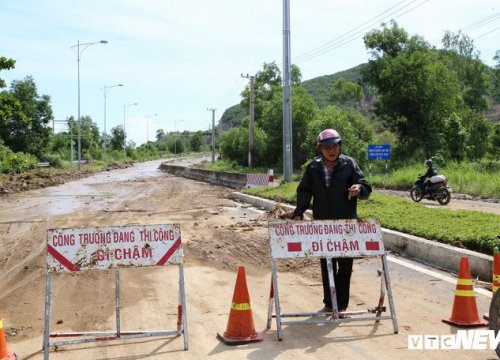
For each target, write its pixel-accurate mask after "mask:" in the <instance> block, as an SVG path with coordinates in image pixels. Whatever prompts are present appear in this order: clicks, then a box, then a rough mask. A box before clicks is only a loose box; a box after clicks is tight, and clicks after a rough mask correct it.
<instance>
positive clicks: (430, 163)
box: [424, 159, 432, 167]
mask: <svg viewBox="0 0 500 360" xmlns="http://www.w3.org/2000/svg"><path fill="white" fill-rule="evenodd" d="M424 165H425V166H427V167H431V166H432V159H427V160H425V161H424Z"/></svg>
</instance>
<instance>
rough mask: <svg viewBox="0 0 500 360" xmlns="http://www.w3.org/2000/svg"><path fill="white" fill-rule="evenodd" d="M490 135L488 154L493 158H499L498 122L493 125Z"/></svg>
mask: <svg viewBox="0 0 500 360" xmlns="http://www.w3.org/2000/svg"><path fill="white" fill-rule="evenodd" d="M491 137H492V139H491V147H490V154H491V156H492V158H493V159H495V160H500V123H496V124H495V125H494V129H493V131H492V134H491Z"/></svg>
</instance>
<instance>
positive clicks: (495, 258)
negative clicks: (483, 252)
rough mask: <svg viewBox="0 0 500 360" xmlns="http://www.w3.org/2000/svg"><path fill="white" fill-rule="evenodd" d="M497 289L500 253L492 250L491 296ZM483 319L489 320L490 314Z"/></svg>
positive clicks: (499, 277)
mask: <svg viewBox="0 0 500 360" xmlns="http://www.w3.org/2000/svg"><path fill="white" fill-rule="evenodd" d="M498 288H500V252H499V251H498V248H496V247H495V248H494V249H493V277H492V279H491V291H492V292H493V295H495V293H496V292H497V290H498ZM483 318H484V319H485V320H489V319H490V314H489V313H485V314H483Z"/></svg>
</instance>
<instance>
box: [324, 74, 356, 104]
mask: <svg viewBox="0 0 500 360" xmlns="http://www.w3.org/2000/svg"><path fill="white" fill-rule="evenodd" d="M330 98H331V99H332V100H333V101H334V102H337V103H339V104H340V105H341V106H344V107H347V108H355V107H356V105H359V104H360V103H361V100H362V99H363V90H362V89H361V86H360V85H359V84H356V83H354V82H352V81H347V80H344V79H339V80H337V81H335V83H334V84H333V86H332V88H331V90H330Z"/></svg>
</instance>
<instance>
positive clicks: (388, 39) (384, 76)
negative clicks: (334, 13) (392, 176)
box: [363, 22, 462, 158]
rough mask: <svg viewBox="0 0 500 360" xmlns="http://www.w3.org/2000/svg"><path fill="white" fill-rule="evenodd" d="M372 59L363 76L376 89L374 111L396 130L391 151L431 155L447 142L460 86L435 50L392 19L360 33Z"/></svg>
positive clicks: (406, 156) (456, 109) (457, 106)
mask: <svg viewBox="0 0 500 360" xmlns="http://www.w3.org/2000/svg"><path fill="white" fill-rule="evenodd" d="M364 40H365V45H366V46H367V48H368V49H369V52H370V54H371V55H372V56H373V59H372V60H370V61H369V63H368V66H367V68H366V71H365V72H364V73H363V77H364V79H365V81H366V82H368V83H371V84H373V85H374V86H376V88H377V89H378V93H379V98H378V102H377V104H376V109H375V112H376V114H377V115H379V116H380V117H381V118H382V119H383V120H384V124H385V125H386V126H387V127H388V128H389V130H391V131H392V132H394V133H395V134H397V136H398V137H399V140H400V142H399V144H398V147H397V149H396V150H397V151H396V156H397V157H399V158H408V157H413V156H418V157H422V156H425V157H431V156H432V155H434V154H436V153H438V152H440V151H442V150H443V149H444V148H446V144H445V142H446V139H447V138H446V137H445V136H443V135H444V134H443V132H444V130H445V128H446V127H445V124H444V121H445V119H447V118H449V117H450V116H451V114H453V113H454V112H457V111H459V109H460V106H461V104H462V102H461V96H460V87H459V82H458V78H457V74H456V73H455V72H452V71H449V69H448V67H447V66H446V63H445V62H444V61H442V59H441V57H440V56H439V54H438V53H437V52H435V51H433V50H432V49H430V47H429V45H428V44H427V43H426V42H425V41H423V40H422V39H421V38H420V37H418V36H413V37H409V36H408V35H407V34H406V32H405V31H404V30H403V29H401V28H399V27H398V26H397V24H396V23H395V22H392V27H391V28H388V27H387V26H386V25H384V28H383V29H382V30H374V31H372V32H370V33H368V34H367V35H365V38H364Z"/></svg>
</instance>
